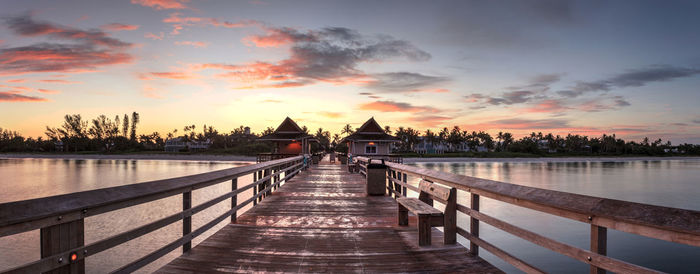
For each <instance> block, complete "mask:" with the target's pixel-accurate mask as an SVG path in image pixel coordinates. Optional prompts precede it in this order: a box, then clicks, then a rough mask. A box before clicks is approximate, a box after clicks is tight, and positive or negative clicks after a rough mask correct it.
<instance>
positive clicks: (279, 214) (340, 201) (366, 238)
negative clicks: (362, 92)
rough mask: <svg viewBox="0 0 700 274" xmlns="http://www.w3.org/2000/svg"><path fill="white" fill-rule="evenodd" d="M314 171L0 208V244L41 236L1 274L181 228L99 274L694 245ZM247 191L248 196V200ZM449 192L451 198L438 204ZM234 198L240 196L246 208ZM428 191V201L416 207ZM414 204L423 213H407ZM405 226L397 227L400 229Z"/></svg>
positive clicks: (401, 265)
mask: <svg viewBox="0 0 700 274" xmlns="http://www.w3.org/2000/svg"><path fill="white" fill-rule="evenodd" d="M348 158H350V157H348ZM313 162H314V161H312V158H311V156H310V155H304V156H302V155H299V156H295V157H287V158H282V159H275V160H270V161H266V162H261V163H256V164H251V165H247V166H242V167H235V168H229V169H223V170H217V171H212V172H207V173H202V174H196V175H189V176H183V177H178V178H170V179H164V180H157V181H151V182H143V183H137V184H130V185H123V186H117V187H109V188H103V189H96V190H90V191H84V192H77V193H70V194H64V195H56V196H51V197H45V198H38V199H31V200H24V201H17V202H10V203H3V204H0V237H5V236H9V235H14V234H18V233H23V232H27V231H32V230H39V232H40V236H41V237H40V243H39V246H40V249H41V254H40V255H41V259H39V260H36V261H33V262H30V263H27V264H25V265H21V266H18V267H15V268H12V269H0V272H2V273H85V260H89V259H88V258H89V257H90V256H93V255H95V254H99V253H100V252H102V251H105V250H108V249H110V248H113V247H116V246H119V245H122V244H124V243H126V242H129V241H131V240H133V239H136V238H138V237H141V236H144V235H147V234H149V233H153V232H154V231H157V230H158V229H160V228H163V227H165V226H168V225H171V224H174V223H177V222H180V221H181V222H180V223H181V224H182V235H181V236H180V235H178V236H180V237H178V238H177V239H176V240H174V241H172V242H170V243H168V244H166V245H164V246H159V247H157V249H156V250H155V251H152V252H151V253H149V254H147V255H145V256H143V257H141V258H138V259H136V260H134V261H131V262H129V263H127V264H125V265H123V266H121V267H119V268H118V269H116V270H105V269H100V270H99V271H100V272H103V271H113V272H114V273H131V272H134V271H136V270H139V269H140V268H142V267H143V266H146V265H148V264H150V263H152V262H154V261H156V260H157V259H159V258H161V257H163V256H164V255H165V254H168V253H169V252H171V251H173V250H176V249H179V248H181V249H182V255H181V256H180V257H178V258H176V259H175V260H173V261H172V262H170V263H168V264H167V265H165V266H163V267H162V268H161V269H159V270H158V272H160V273H200V272H368V273H385V272H421V273H424V272H431V273H432V272H435V273H500V272H501V271H500V270H499V269H497V268H495V267H494V266H493V265H491V264H489V263H488V262H486V261H484V260H483V259H481V258H480V257H479V256H478V255H479V250H481V249H483V250H485V251H488V252H489V253H491V254H493V255H495V256H497V257H499V258H500V259H502V260H503V261H505V262H508V263H510V264H511V265H513V266H515V267H516V268H518V269H520V270H522V271H524V272H527V273H544V271H543V270H541V269H540V268H538V267H537V266H534V265H531V264H529V263H527V262H525V261H523V260H521V259H520V258H517V257H515V256H514V255H512V254H510V253H509V252H508V251H507V250H503V249H502V248H501V247H499V246H496V245H494V244H492V243H489V242H488V241H487V240H485V239H484V238H481V237H480V236H479V226H480V223H486V224H488V225H491V226H492V227H495V228H497V229H499V230H502V231H504V232H507V233H509V234H511V235H514V236H517V237H519V238H521V239H523V240H526V241H529V242H531V243H534V244H537V245H539V246H542V247H544V248H547V249H549V250H551V251H553V252H556V253H559V254H563V255H566V256H568V257H571V258H573V259H575V260H578V261H580V262H583V263H585V264H587V265H588V266H589V268H590V273H605V271H613V272H616V273H658V271H655V270H653V269H649V268H646V267H644V266H640V265H636V264H633V263H629V262H625V261H623V260H620V259H616V258H613V257H610V256H608V254H607V242H608V241H607V239H608V233H607V230H608V228H611V229H615V230H619V231H622V232H626V233H632V234H637V235H642V236H645V237H650V238H655V239H659V240H663V241H668V242H674V243H680V244H685V245H689V246H694V247H700V211H695V210H687V209H679V208H670V207H662V206H655V205H649V204H640V203H633V202H627V201H620V200H614V199H607V198H601V197H593V196H586V195H579V194H573V193H566V192H561V191H552V190H547V189H540V188H534V187H527V186H522V185H517V184H512V183H504V182H497V181H492V180H487V179H481V178H475V177H469V176H464V175H458V174H451V173H445V172H440V171H435V170H430V169H422V168H418V167H415V166H410V165H404V164H400V163H393V162H390V161H385V164H383V165H379V166H376V165H370V163H373V162H374V161H372V159H369V158H367V157H352V163H351V162H349V161H348V163H347V164H345V165H342V164H340V163H336V164H331V163H329V162H328V161H325V160H324V161H321V163H319V164H313ZM339 162H340V161H339ZM347 170H353V171H358V172H359V173H350V172H348V171H347ZM251 174H252V175H253V180H252V181H250V180H249V179H247V178H249V177H246V180H245V182H244V181H243V180H239V179H241V178H242V177H244V176H248V175H251ZM366 176H370V179H369V180H368V179H366V178H365V177H366ZM409 177H410V178H411V179H412V180H408V178H409ZM417 181H420V184H418V183H417ZM367 182H371V184H370V186H371V189H372V191H371V192H372V194H377V193H374V192H375V191H377V190H378V191H379V193H378V194H380V196H368V195H367V194H366V192H365V191H366V189H368V186H367V185H366V183H367ZM217 184H228V185H230V189H231V191H224V193H217V195H218V196H217V197H208V198H210V200H208V201H206V202H202V203H199V204H197V205H193V204H192V201H193V197H192V195H193V191H194V190H197V189H201V188H204V187H208V186H212V185H217ZM416 185H419V187H416ZM227 187H228V186H227ZM383 188H385V189H386V192H384V193H382V189H383ZM443 188H444V189H443ZM441 189H442V190H441ZM250 190H252V195H253V196H252V197H250V196H248V194H247V193H250V192H251V191H250ZM446 191H449V193H450V195H442V194H445V193H448V192H446ZM244 192H245V193H246V196H242V195H243V193H244ZM459 192H461V193H462V194H467V195H468V197H469V201H468V204H466V203H465V202H466V201H461V202H462V204H460V201H459V200H457V201H454V200H452V199H451V198H449V197H452V195H453V194H454V193H459ZM409 193H410V194H411V195H415V194H420V195H418V196H419V197H422V198H421V199H420V202H418V201H416V200H412V201H411V203H406V204H404V206H405V207H412V208H413V210H410V211H412V212H413V211H416V210H415V209H416V208H418V209H420V210H418V211H421V212H423V211H425V212H427V211H431V212H434V213H436V214H435V216H431V218H430V220H429V221H427V223H426V221H425V220H428V219H426V218H422V219H421V220H423V221H422V222H421V225H418V227H419V228H417V224H416V223H417V220H416V217H415V216H410V217H409V226H399V225H398V223H399V217H398V216H399V214H398V211H399V206H398V204H397V203H396V201H395V200H394V199H401V197H407V196H409ZM429 193H433V194H435V195H433V194H430V195H426V194H429ZM440 193H442V194H440ZM195 194H196V193H195ZM381 194H385V195H381ZM239 195H241V197H239ZM178 196H180V197H181V198H182V210H181V211H180V210H178V211H177V212H176V213H174V214H172V215H169V216H166V217H164V218H161V219H158V220H155V221H152V222H150V223H146V224H141V225H140V226H138V227H135V228H133V229H130V230H128V231H123V232H120V233H117V234H115V235H111V236H108V237H106V238H102V239H100V240H97V241H95V242H91V243H85V241H84V239H85V231H86V230H85V229H84V226H85V222H84V220H85V218H88V217H91V216H95V215H100V214H103V213H106V212H110V211H114V210H118V209H122V208H129V207H132V206H135V205H142V204H145V203H148V202H151V201H155V200H159V199H163V198H166V197H178ZM433 196H434V198H430V199H427V198H428V197H433ZM440 197H442V198H440ZM480 197H485V198H489V199H493V200H496V201H499V202H501V203H504V204H507V205H510V206H519V207H524V208H529V209H532V210H535V211H538V212H542V213H546V214H550V215H554V216H559V217H562V218H567V219H570V220H574V221H577V222H579V223H580V224H581V225H585V226H588V227H590V249H583V248H579V247H576V246H572V245H569V244H566V243H563V242H560V241H557V240H555V239H551V238H548V237H547V236H545V235H541V234H538V233H536V232H533V231H529V230H527V229H524V228H521V227H518V226H516V225H514V224H511V223H510V222H508V220H500V219H498V218H495V217H493V216H490V215H488V214H486V213H484V212H482V211H480V202H479V201H480V199H481V198H480ZM239 198H241V199H239ZM426 199H427V200H426ZM401 200H402V201H405V200H410V199H405V198H403V199H401ZM421 202H424V203H425V205H423V204H416V203H421ZM433 202H436V203H442V204H446V206H445V209H444V210H438V211H444V219H443V220H435V222H433V220H432V219H433V217H438V215H440V216H441V214H438V213H437V212H435V211H436V210H437V209H436V210H433V209H431V208H429V206H432V204H433ZM219 203H226V204H229V203H230V210H228V211H226V212H224V213H223V214H221V215H219V216H218V217H216V218H213V219H212V220H208V222H207V223H205V224H203V225H201V226H199V227H197V228H196V229H193V227H192V216H193V215H196V214H197V213H200V212H202V211H204V210H206V209H207V208H210V207H212V206H213V205H216V204H219ZM251 204H252V205H253V207H252V208H251V209H249V210H248V211H247V212H245V213H244V214H242V215H240V216H239V214H238V213H239V211H240V210H241V209H242V208H244V207H247V206H248V205H251ZM438 207H439V206H438ZM404 209H406V208H404ZM428 209H429V210H428ZM402 212H403V211H402ZM418 214H419V215H421V214H422V213H418ZM457 215H461V216H462V217H461V218H468V221H469V222H468V227H465V226H459V224H456V226H455V225H453V224H454V223H453V220H452V219H451V218H453V217H457ZM402 216H404V215H402ZM422 216H423V215H422ZM424 217H425V216H424ZM228 220H230V224H227V225H226V226H225V227H224V228H223V229H221V230H219V231H217V232H216V233H215V234H213V235H212V236H211V237H209V238H207V239H205V240H204V241H203V242H201V243H200V244H199V245H197V246H194V247H192V246H191V245H192V239H194V238H195V237H197V236H199V235H202V234H203V233H204V232H206V231H208V230H210V229H211V228H213V227H214V226H215V225H217V224H219V223H222V222H226V221H228ZM404 221H405V219H403V218H402V219H401V223H404ZM428 223H429V224H428ZM447 224H449V225H447ZM434 225H443V226H445V229H444V233H445V234H443V232H441V231H439V230H437V229H436V228H432V226H434ZM419 231H420V232H419ZM428 232H430V233H428ZM419 233H420V235H423V237H422V239H423V241H422V243H423V245H419V238H420V237H419V235H418V234H419ZM428 235H431V237H430V238H428ZM445 235H447V236H448V237H444V236H445ZM457 235H459V236H461V237H463V238H465V239H466V240H468V241H469V248H466V247H464V246H462V245H460V244H444V242H452V241H453V240H454V237H456V236H457ZM426 239H431V240H430V241H427V240H426ZM443 239H444V241H443ZM28 244H36V243H28Z"/></svg>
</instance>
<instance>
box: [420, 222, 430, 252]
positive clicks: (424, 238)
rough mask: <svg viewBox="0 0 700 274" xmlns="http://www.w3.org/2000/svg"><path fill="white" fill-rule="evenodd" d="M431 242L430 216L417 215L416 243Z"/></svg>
mask: <svg viewBox="0 0 700 274" xmlns="http://www.w3.org/2000/svg"><path fill="white" fill-rule="evenodd" d="M430 244H431V227H430V216H422V215H418V245H419V246H424V245H430Z"/></svg>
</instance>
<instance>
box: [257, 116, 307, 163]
mask: <svg viewBox="0 0 700 274" xmlns="http://www.w3.org/2000/svg"><path fill="white" fill-rule="evenodd" d="M257 141H270V142H274V143H275V146H274V151H273V153H275V154H297V155H300V154H309V153H311V145H310V143H311V142H317V141H316V139H315V138H314V137H313V136H311V135H309V134H308V133H306V132H304V130H302V129H301V128H300V127H299V125H297V123H296V122H294V120H292V119H291V118H289V117H287V118H285V119H284V121H282V123H281V124H280V125H279V126H278V127H277V129H275V131H274V132H272V133H270V134H267V135H265V136H262V137H260V138H258V139H257Z"/></svg>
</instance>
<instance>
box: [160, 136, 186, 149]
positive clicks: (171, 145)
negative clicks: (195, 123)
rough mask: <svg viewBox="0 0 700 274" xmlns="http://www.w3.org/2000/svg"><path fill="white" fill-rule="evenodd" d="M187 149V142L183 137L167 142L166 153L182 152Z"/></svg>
mask: <svg viewBox="0 0 700 274" xmlns="http://www.w3.org/2000/svg"><path fill="white" fill-rule="evenodd" d="M186 148H187V142H185V140H184V139H183V138H182V137H177V138H171V139H168V140H165V151H167V152H180V151H182V150H184V149H186Z"/></svg>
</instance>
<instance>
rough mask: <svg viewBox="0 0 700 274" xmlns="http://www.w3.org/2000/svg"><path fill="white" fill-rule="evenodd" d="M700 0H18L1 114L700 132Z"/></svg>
mask: <svg viewBox="0 0 700 274" xmlns="http://www.w3.org/2000/svg"><path fill="white" fill-rule="evenodd" d="M699 29H700V1H421V2H419V1H376V0H373V1H342V2H341V1H325V0H324V1H271V0H253V1H216V0H208V1H196V0H192V1H187V0H179V1H176V0H131V1H129V0H124V1H2V0H0V127H2V128H6V129H11V130H16V131H19V132H20V133H22V134H24V135H25V136H33V137H37V136H42V135H43V132H44V129H45V127H46V126H47V125H50V126H58V125H60V123H61V122H62V119H63V116H64V115H65V114H82V116H83V117H85V118H89V119H92V118H94V117H96V116H97V115H99V114H106V115H108V116H109V117H114V116H115V115H118V114H119V115H123V114H124V113H131V112H132V111H136V112H138V113H139V114H140V116H141V124H140V126H139V133H150V132H153V131H159V132H161V133H162V134H165V133H167V132H169V131H172V129H174V128H178V129H180V131H182V127H183V126H184V125H190V124H194V125H196V126H197V127H198V129H199V128H201V125H202V124H207V125H213V126H214V127H216V128H217V129H218V130H219V131H220V132H228V131H230V130H232V129H233V128H235V127H238V126H239V125H247V126H250V127H251V128H252V130H253V131H255V132H260V131H262V130H263V129H264V128H265V127H267V126H273V127H276V126H277V125H278V124H279V123H280V122H281V121H282V120H283V119H284V118H285V117H286V116H289V117H291V118H293V119H294V120H296V121H297V122H298V123H299V124H300V125H306V126H307V127H309V128H311V129H312V130H313V131H315V129H317V128H318V127H323V128H324V129H327V130H330V131H331V132H334V133H339V132H340V129H341V128H342V126H343V125H345V124H346V123H349V124H351V125H353V126H355V127H359V126H360V125H361V124H362V123H363V122H364V121H365V120H367V119H368V118H369V117H372V116H374V117H375V119H376V120H377V121H378V122H379V123H380V124H382V125H389V126H391V127H392V128H396V127H398V126H410V127H413V128H418V129H420V130H421V131H423V130H425V129H427V128H431V129H439V128H442V127H445V126H447V127H450V128H451V127H452V126H454V125H459V126H460V127H461V128H462V129H467V130H469V131H471V130H477V131H478V130H485V131H488V132H490V133H497V132H498V131H507V132H512V133H514V134H515V135H516V136H521V135H522V134H525V133H529V132H532V131H536V132H538V131H542V132H545V133H546V132H553V133H555V134H561V135H566V134H567V133H574V134H584V135H591V136H598V135H601V134H602V133H610V134H611V133H616V134H617V135H618V136H621V137H624V138H626V139H632V140H639V139H641V138H643V137H644V136H648V137H650V138H652V139H656V138H662V139H664V140H669V139H670V140H671V141H673V142H674V143H676V144H677V143H679V142H691V143H700V111H699V110H698V109H699V107H698V105H700V30H699Z"/></svg>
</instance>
